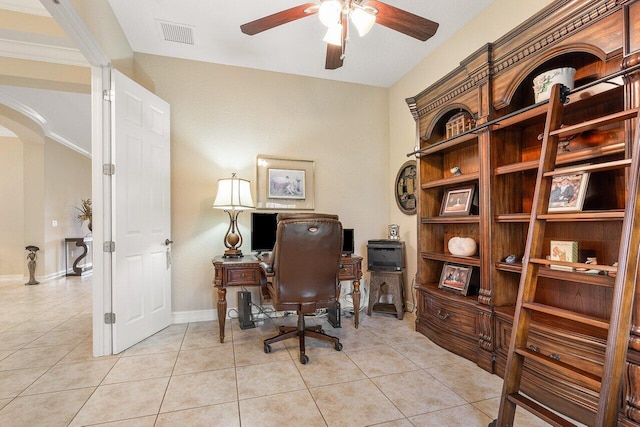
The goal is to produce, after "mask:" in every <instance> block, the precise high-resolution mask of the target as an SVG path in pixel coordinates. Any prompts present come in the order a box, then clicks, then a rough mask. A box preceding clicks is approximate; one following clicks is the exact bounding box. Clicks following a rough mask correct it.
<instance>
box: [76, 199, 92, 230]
mask: <svg viewBox="0 0 640 427" xmlns="http://www.w3.org/2000/svg"><path fill="white" fill-rule="evenodd" d="M76 209H78V211H80V213H79V214H78V219H79V220H80V222H81V223H83V222H85V221H89V224H88V225H87V227H89V231H93V225H92V224H91V218H92V214H93V211H92V209H91V199H82V206H81V207H76Z"/></svg>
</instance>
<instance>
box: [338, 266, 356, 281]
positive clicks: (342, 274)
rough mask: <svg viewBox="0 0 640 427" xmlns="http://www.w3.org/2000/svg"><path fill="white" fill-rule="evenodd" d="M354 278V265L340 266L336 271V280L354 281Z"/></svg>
mask: <svg viewBox="0 0 640 427" xmlns="http://www.w3.org/2000/svg"><path fill="white" fill-rule="evenodd" d="M355 278H356V266H355V265H354V264H341V265H340V271H338V279H340V280H354V279H355Z"/></svg>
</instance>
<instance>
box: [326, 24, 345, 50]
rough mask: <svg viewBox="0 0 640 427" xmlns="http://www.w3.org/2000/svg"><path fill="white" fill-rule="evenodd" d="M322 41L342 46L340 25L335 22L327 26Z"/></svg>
mask: <svg viewBox="0 0 640 427" xmlns="http://www.w3.org/2000/svg"><path fill="white" fill-rule="evenodd" d="M322 41H323V42H325V43H329V44H333V45H336V46H342V25H340V24H336V25H332V26H331V27H329V28H328V29H327V34H325V35H324V38H323V39H322Z"/></svg>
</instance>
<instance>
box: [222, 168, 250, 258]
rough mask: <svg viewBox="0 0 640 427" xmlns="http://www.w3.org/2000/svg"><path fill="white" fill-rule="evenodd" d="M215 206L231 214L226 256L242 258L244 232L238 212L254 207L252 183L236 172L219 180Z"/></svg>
mask: <svg viewBox="0 0 640 427" xmlns="http://www.w3.org/2000/svg"><path fill="white" fill-rule="evenodd" d="M213 207H214V208H216V209H223V210H224V211H225V212H226V213H228V214H229V220H230V224H229V228H228V229H227V233H226V234H225V236H224V246H225V247H226V248H227V250H226V251H225V252H224V257H225V258H240V257H241V256H242V251H241V250H240V246H242V234H240V229H239V228H238V214H239V213H240V212H242V211H244V210H247V209H253V208H254V207H255V206H254V205H253V199H252V198H251V183H250V182H249V181H247V180H246V179H241V178H236V174H235V173H233V174H231V178H224V179H219V180H218V194H217V195H216V199H215V200H214V202H213Z"/></svg>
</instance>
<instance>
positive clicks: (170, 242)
mask: <svg viewBox="0 0 640 427" xmlns="http://www.w3.org/2000/svg"><path fill="white" fill-rule="evenodd" d="M172 243H173V240H169V239H166V240H165V241H164V245H165V246H169V245H170V244H172Z"/></svg>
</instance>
